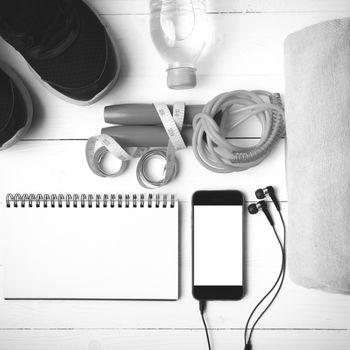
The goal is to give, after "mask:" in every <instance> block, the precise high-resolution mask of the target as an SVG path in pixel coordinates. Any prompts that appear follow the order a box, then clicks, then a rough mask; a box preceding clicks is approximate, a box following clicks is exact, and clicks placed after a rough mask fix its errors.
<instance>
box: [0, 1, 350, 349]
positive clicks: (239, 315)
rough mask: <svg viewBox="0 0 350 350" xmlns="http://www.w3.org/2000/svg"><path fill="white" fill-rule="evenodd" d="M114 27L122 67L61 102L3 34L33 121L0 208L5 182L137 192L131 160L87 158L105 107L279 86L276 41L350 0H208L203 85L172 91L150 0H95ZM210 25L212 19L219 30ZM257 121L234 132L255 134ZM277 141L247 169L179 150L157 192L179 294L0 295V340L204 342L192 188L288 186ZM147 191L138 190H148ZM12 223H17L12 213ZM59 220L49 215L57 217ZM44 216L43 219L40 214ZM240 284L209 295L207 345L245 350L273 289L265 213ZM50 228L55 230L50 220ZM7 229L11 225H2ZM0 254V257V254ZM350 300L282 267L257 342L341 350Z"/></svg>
mask: <svg viewBox="0 0 350 350" xmlns="http://www.w3.org/2000/svg"><path fill="white" fill-rule="evenodd" d="M91 3H92V4H93V5H94V6H95V7H96V9H97V10H98V12H99V13H100V14H101V15H102V18H103V20H104V21H105V22H106V23H107V24H108V26H109V27H110V28H111V31H112V34H113V38H114V40H115V41H116V43H117V45H118V47H119V49H120V52H121V67H122V70H121V77H120V79H119V81H118V83H117V85H116V86H115V88H114V89H113V91H112V92H111V93H110V94H109V95H108V96H106V97H105V98H104V99H103V100H101V101H100V102H98V103H96V104H95V105H93V106H90V107H87V108H81V107H77V106H74V105H70V104H67V103H66V102H63V101H60V100H59V99H57V98H56V97H54V96H53V95H51V94H50V93H49V92H47V91H46V90H45V89H44V88H43V87H42V86H41V85H40V83H39V82H38V81H37V80H36V79H34V78H33V75H32V73H31V72H30V71H29V69H28V67H27V66H26V64H25V62H24V61H23V59H22V58H21V57H20V56H19V55H18V54H17V53H16V52H15V51H14V50H13V49H12V48H10V47H9V46H8V45H7V44H6V43H4V42H3V41H2V40H1V42H0V52H1V59H2V60H4V61H5V62H7V63H9V64H11V65H12V66H13V67H14V68H15V69H16V70H17V71H18V72H19V74H20V75H21V76H22V77H23V79H24V80H25V82H26V84H27V85H28V86H29V88H30V91H31V94H32V96H33V99H34V102H35V111H36V112H35V117H34V122H33V126H32V128H31V130H30V132H29V133H28V135H27V136H26V139H25V140H24V141H21V142H19V143H18V144H17V145H16V146H14V147H12V148H11V149H9V150H7V151H4V152H1V153H0V164H1V171H0V184H1V186H0V206H3V205H4V203H3V198H4V195H6V193H7V192H20V193H22V192H30V193H31V192H33V193H38V192H41V193H52V192H56V193H70V192H74V193H85V192H88V193H104V192H106V193H118V192H119V193H120V192H123V193H128V192H141V191H143V189H142V188H141V187H139V186H138V184H137V182H136V179H135V176H134V174H135V165H136V162H133V163H132V164H131V165H130V168H129V169H128V172H127V173H126V174H125V175H124V176H122V177H120V178H118V179H102V178H99V177H97V176H95V175H93V174H92V173H91V172H90V170H89V169H88V167H87V164H86V161H85V158H84V147H85V140H86V139H87V138H88V137H90V136H92V135H95V134H98V133H99V132H100V129H101V127H103V126H105V124H104V122H103V108H104V106H105V105H109V104H116V103H127V102H149V103H151V102H167V103H171V102H173V101H177V100H183V101H186V102H187V103H205V102H207V101H208V100H209V99H211V98H212V97H214V96H215V95H217V94H218V93H221V92H223V91H229V90H234V89H267V90H271V91H279V92H282V93H283V92H284V78H283V74H284V69H283V60H284V58H283V41H284V39H285V37H286V36H287V35H288V34H289V33H291V32H294V31H296V30H299V29H301V28H303V27H305V26H308V25H311V24H314V23H317V22H320V21H324V20H330V19H333V18H339V17H346V16H349V15H350V2H349V1H348V0H307V1H305V0H294V1H290V0H249V1H244V0H237V1H232V0H221V1H214V0H208V2H207V3H208V11H209V15H208V17H209V25H210V26H212V28H213V34H212V35H211V36H210V38H209V40H208V45H207V48H206V51H205V53H204V55H203V57H202V58H201V60H200V62H199V63H198V86H197V88H196V89H193V90H187V91H171V90H169V89H167V87H166V84H165V68H166V65H165V63H164V62H162V60H161V59H160V57H159V55H158V53H157V52H156V50H155V49H154V47H153V44H152V42H151V38H150V36H149V29H148V15H147V14H148V11H149V10H148V1H145V0H91ZM214 28H215V29H214ZM259 133H260V128H259V126H258V124H257V123H256V122H255V121H252V122H250V123H248V124H247V125H245V126H244V127H242V128H241V129H240V130H238V131H237V133H236V134H235V135H234V136H238V137H243V138H247V139H248V141H249V140H250V139H251V138H255V137H257V136H259ZM284 153H285V145H284V141H282V142H280V143H279V145H278V146H277V147H276V148H275V150H274V151H273V152H272V154H271V156H270V157H268V158H267V159H266V161H264V162H263V163H262V164H261V165H259V166H258V167H256V168H253V169H251V170H249V171H247V172H244V173H236V174H229V175H220V176H219V175H216V174H213V173H209V172H208V171H206V170H205V169H203V168H202V167H201V166H200V165H199V164H197V162H196V161H195V159H194V157H193V154H192V151H191V150H190V149H187V150H185V151H183V152H179V153H178V159H179V162H180V168H181V169H180V170H181V171H180V173H179V175H178V177H177V179H176V180H175V181H174V182H173V183H171V184H170V185H169V186H167V187H166V188H165V189H164V191H165V192H167V193H171V192H174V193H176V194H177V196H178V198H179V199H180V200H181V230H180V231H181V250H180V251H181V254H180V261H181V299H180V300H179V301H178V302H160V303H159V302H142V301H140V302H128V301H126V302H120V301H108V302H107V301H100V302H98V301H11V302H10V301H8V302H1V303H0V315H1V317H0V350H34V349H35V350H44V349H45V350H46V349H50V350H51V349H53V350H55V349H57V350H58V349H59V350H78V349H79V350H80V349H82V350H83V349H84V350H85V349H87V350H115V349H130V350H131V349H154V350H157V349H165V348H166V349H169V350H171V349H179V348H183V349H191V350H195V349H205V348H206V343H205V336H204V331H203V329H202V323H201V320H200V317H199V313H198V305H197V302H196V301H195V300H194V299H193V298H192V296H191V292H190V289H191V285H190V284H191V268H190V266H191V254H190V248H191V238H190V223H191V218H190V203H189V201H190V196H191V193H192V192H193V191H195V190H197V189H203V188H205V189H218V188H238V189H240V190H242V191H243V192H244V194H245V196H246V199H247V200H248V201H253V200H255V198H254V191H255V189H256V187H258V186H265V185H268V184H272V185H275V186H276V188H277V189H278V195H279V197H280V198H281V199H282V200H283V201H284V203H283V212H284V214H285V215H287V209H288V208H287V203H286V201H287V194H286V184H285V182H286V179H285V166H284V160H285V159H284ZM143 192H144V191H143ZM14 224H15V223H14ZM54 224H55V223H53V225H54ZM38 226H40V223H38ZM246 227H247V229H246V235H247V252H246V264H247V272H246V273H247V294H246V297H245V298H244V299H243V300H242V301H241V302H232V303H224V302H221V303H220V302H213V303H210V304H209V306H208V324H209V327H210V329H211V331H210V334H211V338H212V342H213V346H214V349H218V350H219V349H223V350H224V349H241V348H243V344H242V339H243V338H242V327H243V325H244V322H245V320H246V318H247V316H248V314H249V311H250V310H251V308H252V306H253V305H254V304H255V303H256V301H257V300H258V299H259V297H261V296H262V295H263V294H264V292H266V290H267V289H268V287H269V286H270V284H271V283H272V281H273V279H274V278H275V276H276V273H277V270H278V261H279V259H280V256H279V251H278V248H277V245H276V242H275V240H274V238H273V235H272V233H271V232H270V228H269V226H268V225H267V224H266V222H265V218H264V217H263V216H262V215H258V216H255V217H249V218H247V220H246ZM46 229H47V231H48V233H49V230H50V228H49V227H48V228H46ZM1 230H6V228H3V227H2V228H1ZM0 256H1V255H0ZM349 330H350V299H349V297H348V296H344V295H335V294H327V293H323V292H320V291H316V290H308V289H304V288H302V287H299V286H296V285H295V284H294V283H293V282H292V281H291V280H290V279H289V276H288V277H287V279H286V283H285V286H284V288H283V289H282V292H281V295H280V296H279V298H278V299H277V301H276V303H275V304H274V305H273V307H272V308H271V311H270V312H269V313H267V314H266V316H265V317H264V318H263V319H262V322H261V323H260V324H259V330H258V331H257V332H256V333H255V335H254V345H255V346H256V348H258V349H262V350H264V349H265V350H267V349H271V348H279V349H285V350H292V349H293V350H294V349H296V348H297V349H300V350H304V349H305V350H309V349H317V350H328V349H333V350H348V349H349V347H350V335H349V334H350V333H349Z"/></svg>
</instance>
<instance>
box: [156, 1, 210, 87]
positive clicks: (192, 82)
mask: <svg viewBox="0 0 350 350" xmlns="http://www.w3.org/2000/svg"><path fill="white" fill-rule="evenodd" d="M150 11H151V15H150V31H151V36H152V40H153V43H154V45H155V47H156V48H157V50H158V51H159V53H160V55H161V56H162V57H163V59H164V60H165V61H166V62H167V63H168V65H169V66H168V69H167V72H168V78H167V83H168V87H169V88H170V89H191V88H193V87H195V86H196V68H195V65H196V62H197V60H198V58H199V56H200V54H201V52H202V51H203V48H204V46H205V42H206V39H207V28H208V23H207V15H206V6H205V0H150Z"/></svg>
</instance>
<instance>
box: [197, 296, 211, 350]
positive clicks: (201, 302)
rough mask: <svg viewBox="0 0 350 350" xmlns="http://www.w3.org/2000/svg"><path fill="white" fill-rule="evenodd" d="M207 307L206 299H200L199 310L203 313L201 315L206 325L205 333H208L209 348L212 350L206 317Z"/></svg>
mask: <svg viewBox="0 0 350 350" xmlns="http://www.w3.org/2000/svg"><path fill="white" fill-rule="evenodd" d="M205 309H206V301H205V300H200V301H199V311H200V313H201V317H202V321H203V325H204V330H205V335H206V338H207V343H208V350H211V345H210V338H209V331H208V327H207V323H206V322H205V318H204V312H205Z"/></svg>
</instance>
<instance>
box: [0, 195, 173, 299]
mask: <svg viewBox="0 0 350 350" xmlns="http://www.w3.org/2000/svg"><path fill="white" fill-rule="evenodd" d="M153 205H154V204H153ZM2 212H3V216H4V220H5V221H6V222H5V223H3V224H2V227H4V228H6V232H2V234H4V255H5V259H4V297H5V298H6V299H12V298H18V299H27V298H38V299H46V298H49V299H167V300H173V299H174V300H175V299H177V298H178V204H177V202H175V207H174V208H171V207H170V206H169V204H168V206H167V208H163V207H160V208H155V207H153V208H148V207H147V205H146V203H145V207H143V208H140V207H138V208H133V207H132V204H130V207H129V208H125V207H124V208H118V207H114V208H111V207H107V208H104V207H102V204H101V207H99V208H96V207H95V208H88V207H85V208H81V207H78V208H73V207H72V206H71V207H70V208H66V207H65V205H64V206H63V207H62V208H59V207H55V208H51V207H48V208H44V207H40V208H36V207H33V208H29V207H27V208H21V207H20V206H19V207H17V208H3V210H2Z"/></svg>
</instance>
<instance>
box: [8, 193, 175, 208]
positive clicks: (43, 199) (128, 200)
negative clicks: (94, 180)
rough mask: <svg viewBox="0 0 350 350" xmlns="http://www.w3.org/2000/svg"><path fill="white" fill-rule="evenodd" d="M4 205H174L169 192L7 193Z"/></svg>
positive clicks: (173, 199) (173, 197) (126, 206)
mask: <svg viewBox="0 0 350 350" xmlns="http://www.w3.org/2000/svg"><path fill="white" fill-rule="evenodd" d="M6 206H7V207H8V208H11V207H14V208H17V207H19V206H20V207H22V208H24V207H30V208H32V207H36V208H39V207H41V206H42V207H44V208H47V207H51V208H55V207H56V206H57V207H59V208H62V207H67V208H69V207H73V208H78V207H81V208H84V207H88V208H92V207H94V208H95V207H96V208H99V207H104V208H106V207H111V208H114V207H119V208H129V207H133V208H137V207H140V208H143V207H148V208H152V207H155V208H166V207H168V206H169V207H170V208H174V207H175V195H173V194H171V195H170V199H168V196H167V195H166V194H162V195H160V194H159V193H158V194H156V195H155V196H153V195H152V194H148V195H144V194H140V195H137V194H132V195H129V194H124V195H123V194H111V195H108V194H104V195H99V194H97V195H93V194H80V195H79V194H66V195H64V194H57V195H56V194H20V193H16V194H11V193H9V194H7V196H6Z"/></svg>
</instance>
